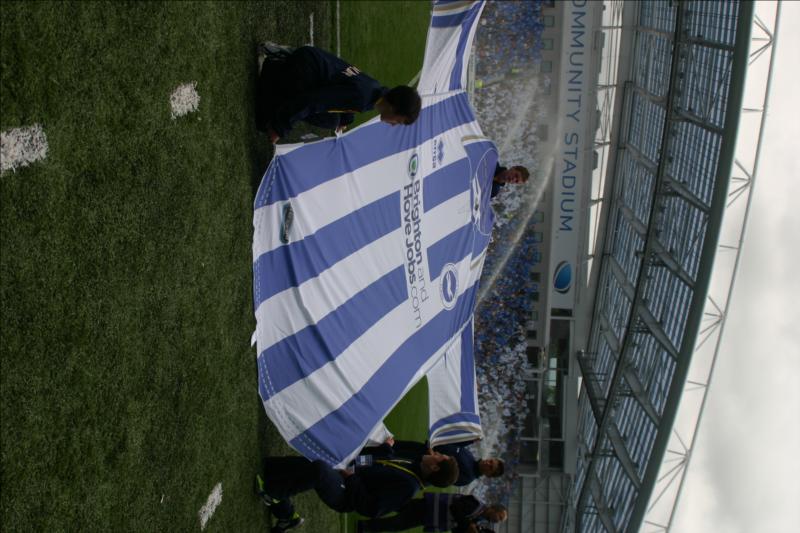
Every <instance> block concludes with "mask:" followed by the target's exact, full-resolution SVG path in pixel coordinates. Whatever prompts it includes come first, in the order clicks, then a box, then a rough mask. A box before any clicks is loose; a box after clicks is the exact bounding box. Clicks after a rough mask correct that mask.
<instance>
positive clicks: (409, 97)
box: [256, 43, 422, 143]
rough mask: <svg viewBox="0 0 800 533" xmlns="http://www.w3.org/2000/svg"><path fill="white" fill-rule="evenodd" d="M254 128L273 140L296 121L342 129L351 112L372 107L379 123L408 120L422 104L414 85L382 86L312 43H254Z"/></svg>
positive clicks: (415, 115) (417, 114) (415, 118)
mask: <svg viewBox="0 0 800 533" xmlns="http://www.w3.org/2000/svg"><path fill="white" fill-rule="evenodd" d="M259 51H260V53H261V54H262V56H263V63H262V65H261V71H260V73H259V76H258V85H257V89H256V127H257V128H258V129H259V130H260V131H263V132H265V133H266V134H267V135H268V136H269V139H270V141H271V142H273V143H275V142H277V141H278V139H280V138H281V137H284V136H286V134H287V133H288V132H289V130H291V129H292V126H294V124H295V123H297V122H298V121H305V122H308V123H310V124H312V125H314V126H318V127H321V128H326V129H333V130H336V131H337V132H341V131H343V130H344V129H345V128H346V127H347V125H349V124H350V123H352V122H353V120H354V114H355V113H359V112H362V111H369V110H371V109H375V110H376V111H378V112H379V113H380V116H381V122H384V123H386V124H389V125H391V126H395V125H397V124H406V125H408V124H413V123H414V121H416V120H417V117H418V116H419V112H420V109H421V108H422V100H421V98H420V96H419V94H418V93H417V91H416V89H413V88H412V87H407V86H405V85H398V86H397V87H395V88H393V89H387V88H386V87H384V86H382V85H381V84H380V83H379V82H378V81H377V80H375V79H373V78H371V77H370V76H368V75H367V74H365V73H364V72H361V70H359V69H358V67H356V66H354V65H351V64H350V63H348V62H346V61H345V60H343V59H341V58H339V57H336V56H335V55H333V54H330V53H328V52H326V51H324V50H321V49H319V48H315V47H313V46H302V47H300V48H294V49H293V48H288V47H284V46H279V45H276V44H274V43H263V44H262V45H260V47H259Z"/></svg>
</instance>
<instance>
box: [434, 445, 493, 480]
mask: <svg viewBox="0 0 800 533" xmlns="http://www.w3.org/2000/svg"><path fill="white" fill-rule="evenodd" d="M470 444H472V443H471V442H460V443H453V444H441V445H439V446H436V447H434V449H435V450H436V451H437V452H439V453H443V454H445V455H450V456H452V457H454V458H455V460H456V462H458V479H457V480H456V482H455V483H453V484H454V485H455V486H457V487H463V486H464V485H469V484H470V483H472V482H473V481H475V479H477V478H479V477H481V476H486V477H500V476H502V475H503V472H505V463H503V460H502V459H497V458H494V457H487V458H485V459H475V456H474V455H472V452H471V451H470V450H469V445H470Z"/></svg>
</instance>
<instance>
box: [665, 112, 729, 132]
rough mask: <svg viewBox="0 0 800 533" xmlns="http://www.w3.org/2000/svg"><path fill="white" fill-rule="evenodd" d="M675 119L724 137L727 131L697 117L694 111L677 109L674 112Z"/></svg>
mask: <svg viewBox="0 0 800 533" xmlns="http://www.w3.org/2000/svg"><path fill="white" fill-rule="evenodd" d="M673 114H674V116H675V118H677V119H678V120H680V121H681V122H689V123H691V124H694V125H695V126H699V127H701V128H703V129H704V130H706V131H708V132H711V133H713V134H714V135H720V136H721V135H723V134H724V133H725V129H724V128H721V127H719V126H717V125H715V124H712V123H710V122H709V121H707V120H705V119H703V118H702V117H699V116H697V115H695V114H694V113H693V112H692V111H684V110H680V109H676V110H674V111H673Z"/></svg>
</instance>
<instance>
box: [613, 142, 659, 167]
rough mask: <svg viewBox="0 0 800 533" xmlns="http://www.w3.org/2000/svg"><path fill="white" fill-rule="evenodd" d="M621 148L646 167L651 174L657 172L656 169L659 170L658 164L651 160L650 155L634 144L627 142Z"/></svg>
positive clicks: (624, 152)
mask: <svg viewBox="0 0 800 533" xmlns="http://www.w3.org/2000/svg"><path fill="white" fill-rule="evenodd" d="M620 149H621V150H622V152H623V154H625V155H627V156H628V157H630V158H632V159H633V160H634V161H635V162H637V163H639V164H640V165H642V166H643V167H644V168H646V169H647V171H648V172H650V174H655V173H656V170H658V165H656V164H655V163H654V162H653V161H651V160H650V158H649V157H647V156H646V155H644V154H643V153H642V152H641V150H639V149H638V148H636V147H635V146H634V145H632V144H630V143H628V142H626V143H625V144H623V145H622V146H621V147H620Z"/></svg>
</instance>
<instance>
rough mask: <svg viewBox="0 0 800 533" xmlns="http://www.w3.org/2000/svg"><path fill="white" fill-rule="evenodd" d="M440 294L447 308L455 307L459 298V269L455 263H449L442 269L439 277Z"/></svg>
mask: <svg viewBox="0 0 800 533" xmlns="http://www.w3.org/2000/svg"><path fill="white" fill-rule="evenodd" d="M439 296H440V297H441V298H442V305H443V306H444V308H445V309H447V310H450V309H452V308H453V307H455V305H456V300H458V270H457V269H456V265H454V264H453V263H447V264H446V265H445V266H444V268H443V269H442V275H441V276H440V277H439Z"/></svg>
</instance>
